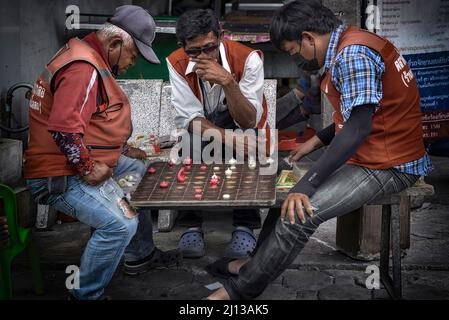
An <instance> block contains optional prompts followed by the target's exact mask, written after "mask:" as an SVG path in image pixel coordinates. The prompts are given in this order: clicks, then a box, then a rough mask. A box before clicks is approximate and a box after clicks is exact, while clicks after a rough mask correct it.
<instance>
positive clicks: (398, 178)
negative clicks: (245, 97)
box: [209, 0, 432, 299]
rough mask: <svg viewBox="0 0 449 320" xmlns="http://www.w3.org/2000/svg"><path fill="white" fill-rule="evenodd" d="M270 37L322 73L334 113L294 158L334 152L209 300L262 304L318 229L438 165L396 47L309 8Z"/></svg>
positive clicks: (280, 17)
mask: <svg viewBox="0 0 449 320" xmlns="http://www.w3.org/2000/svg"><path fill="white" fill-rule="evenodd" d="M270 35H271V40H272V42H273V44H274V45H275V46H276V47H277V48H278V49H280V50H283V51H286V52H289V53H290V54H291V55H294V54H300V55H301V56H303V58H304V59H306V62H305V64H304V67H305V68H307V69H308V70H311V69H318V68H320V67H323V66H324V72H325V73H324V75H323V77H322V80H321V90H322V91H323V92H324V94H326V95H327V97H328V98H329V101H330V102H331V104H332V106H333V108H334V110H335V112H334V114H333V120H334V122H333V124H332V125H330V126H329V127H327V128H325V129H324V130H322V131H321V132H319V133H318V134H317V135H316V136H314V137H313V138H311V139H310V140H309V141H307V143H305V144H304V145H303V146H301V147H300V148H299V149H298V150H296V151H295V152H294V153H293V154H292V157H291V158H292V160H295V161H296V160H299V159H300V158H301V157H303V156H304V155H306V154H308V153H309V152H311V151H313V150H315V149H317V148H320V147H323V146H324V145H327V146H328V147H327V149H326V150H325V152H324V153H323V155H322V156H321V157H320V159H318V160H317V161H316V162H315V163H314V164H313V165H312V167H311V169H310V170H309V171H308V172H307V173H306V174H305V175H304V177H303V178H302V179H301V180H300V181H299V182H298V184H297V185H296V186H295V187H293V188H292V189H291V191H290V192H289V195H288V197H287V199H286V200H285V201H284V203H283V205H282V208H281V209H280V210H279V209H271V210H270V212H269V214H268V216H267V218H266V220H265V222H264V225H263V228H262V231H261V233H260V236H259V241H258V244H257V247H256V250H255V253H254V254H253V256H252V257H251V258H249V259H246V260H243V259H242V260H237V261H233V262H232V263H231V264H230V265H229V269H230V270H231V269H232V270H233V271H235V274H236V275H237V274H238V277H235V278H231V279H229V281H228V282H226V283H225V285H224V289H219V290H218V291H216V292H214V293H213V294H212V295H211V296H210V297H209V299H251V298H255V297H257V296H258V295H260V294H261V293H262V292H263V291H264V290H265V288H266V287H267V285H268V284H269V283H270V282H271V281H272V280H273V279H276V278H277V277H278V276H279V275H280V274H282V272H283V271H284V270H285V269H286V268H287V267H288V266H289V265H290V264H291V263H292V262H293V261H294V260H295V259H296V257H297V256H298V255H299V253H300V252H301V250H302V249H303V248H304V246H305V245H306V244H307V242H308V240H309V239H310V237H311V236H312V235H313V233H314V232H315V230H316V229H317V228H318V226H319V225H320V224H321V223H323V222H325V221H327V220H329V219H332V218H335V217H338V216H342V215H344V214H347V213H349V212H351V211H353V210H356V209H358V208H360V207H361V206H363V205H364V204H366V203H368V202H369V201H370V200H373V199H375V198H376V197H381V196H384V195H388V194H391V193H396V192H400V191H402V190H404V189H405V188H407V187H410V186H411V185H413V184H414V183H415V182H416V181H417V180H418V178H419V177H420V176H421V175H426V174H427V173H428V172H430V170H431V167H432V166H431V163H430V161H429V157H428V155H427V154H426V152H425V150H424V143H423V132H422V124H421V110H420V98H419V91H418V87H417V83H416V79H415V78H414V76H413V73H412V72H411V70H410V67H409V66H408V64H407V62H406V61H405V60H404V58H403V57H402V56H401V55H400V53H399V51H398V50H397V49H396V48H395V47H394V46H393V44H392V43H391V42H389V41H388V40H386V39H384V38H382V37H380V36H378V35H376V34H374V33H370V32H368V31H365V30H361V29H359V28H356V27H352V26H347V25H344V24H342V23H341V21H339V20H338V19H337V18H336V17H335V15H334V13H333V12H332V11H331V10H329V9H328V8H326V7H324V6H322V5H321V3H320V2H318V1H310V0H297V1H293V2H290V3H288V4H286V5H285V6H283V7H282V8H281V9H280V10H279V11H278V12H277V13H276V14H275V15H274V17H273V21H272V24H271V29H270Z"/></svg>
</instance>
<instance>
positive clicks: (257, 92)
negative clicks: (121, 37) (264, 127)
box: [167, 43, 264, 129]
mask: <svg viewBox="0 0 449 320" xmlns="http://www.w3.org/2000/svg"><path fill="white" fill-rule="evenodd" d="M220 57H221V61H222V63H223V68H224V69H225V70H226V71H228V72H231V69H230V67H229V63H228V61H227V59H226V51H225V47H224V45H223V43H221V44H220ZM167 66H168V71H169V76H170V84H171V100H172V104H173V106H174V107H175V109H176V116H175V125H176V128H178V129H187V128H188V126H189V123H190V121H192V120H193V119H195V118H197V117H203V118H204V117H205V115H204V107H203V104H202V103H201V101H200V100H199V99H198V98H197V97H196V96H195V94H194V93H193V92H192V90H191V89H190V87H189V85H188V83H187V81H186V80H185V78H184V77H182V76H181V75H180V74H179V73H178V72H177V71H176V70H175V69H174V68H173V66H172V65H171V64H170V61H168V59H167ZM194 66H195V63H194V62H192V61H191V62H189V64H188V65H187V69H186V73H185V74H186V75H187V74H189V73H191V72H193V67H194ZM200 81H202V80H200ZM203 84H204V89H205V96H204V97H203V99H204V105H205V107H206V108H207V112H208V113H211V112H213V111H214V110H215V109H216V108H219V110H220V111H224V110H226V109H227V105H226V104H224V98H225V94H224V91H223V88H222V87H221V86H220V85H218V84H213V85H212V86H210V84H209V82H208V81H203ZM263 84H264V69H263V61H262V59H261V57H260V56H259V54H258V53H257V52H256V51H253V52H251V53H250V54H249V56H248V58H247V60H246V62H245V70H244V72H243V76H242V79H241V80H240V82H239V88H240V91H241V93H242V94H243V96H244V97H246V98H247V99H248V101H249V102H250V103H251V104H252V105H253V106H254V108H255V109H256V122H255V123H256V126H257V124H258V123H259V121H260V119H261V117H262V112H263V108H262V101H263ZM234 122H235V123H236V125H237V126H239V127H240V125H239V124H238V123H237V122H236V121H235V120H234Z"/></svg>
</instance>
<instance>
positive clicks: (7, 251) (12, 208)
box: [0, 184, 44, 300]
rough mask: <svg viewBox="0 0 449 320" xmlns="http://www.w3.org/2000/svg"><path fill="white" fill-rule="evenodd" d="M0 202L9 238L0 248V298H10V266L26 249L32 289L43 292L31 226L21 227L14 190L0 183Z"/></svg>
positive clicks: (37, 292)
mask: <svg viewBox="0 0 449 320" xmlns="http://www.w3.org/2000/svg"><path fill="white" fill-rule="evenodd" d="M0 202H2V203H3V208H4V211H5V213H6V219H7V221H8V229H9V235H10V240H9V244H8V246H7V247H6V248H3V249H0V300H7V299H11V298H12V278H11V266H12V263H13V261H14V258H15V257H16V256H17V255H18V254H19V253H21V252H22V251H24V250H25V249H27V251H28V256H29V258H30V261H31V268H32V272H33V281H34V290H35V292H36V294H38V295H40V294H43V293H44V286H43V283H42V273H41V268H40V263H39V256H38V255H37V252H36V248H35V246H34V243H33V241H31V237H30V235H31V228H22V227H20V226H19V224H18V221H17V202H16V194H15V193H14V191H13V190H12V189H11V188H10V187H8V186H5V185H2V184H0Z"/></svg>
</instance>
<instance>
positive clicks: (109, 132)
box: [24, 38, 132, 179]
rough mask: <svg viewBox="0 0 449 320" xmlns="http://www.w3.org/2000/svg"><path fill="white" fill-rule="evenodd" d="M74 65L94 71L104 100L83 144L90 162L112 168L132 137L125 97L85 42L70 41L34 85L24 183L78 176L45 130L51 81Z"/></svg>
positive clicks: (51, 91) (50, 105)
mask: <svg viewBox="0 0 449 320" xmlns="http://www.w3.org/2000/svg"><path fill="white" fill-rule="evenodd" d="M74 61H85V62H87V63H90V64H91V65H92V66H93V67H94V68H95V69H96V70H97V72H98V75H99V76H100V77H99V83H101V86H100V90H102V93H103V95H104V97H105V98H106V99H105V100H106V101H105V102H104V104H103V105H101V106H99V108H98V110H97V111H98V112H96V113H95V114H94V115H92V117H91V119H90V122H89V124H88V126H87V128H86V132H85V133H84V143H85V145H86V146H87V147H88V149H89V152H90V156H91V157H92V159H94V160H97V161H102V162H104V163H106V164H107V165H108V166H110V167H115V166H116V165H117V161H118V159H119V157H120V154H121V153H122V151H123V147H124V145H125V144H126V142H127V140H128V138H129V137H130V135H131V133H132V123H131V110H130V104H129V100H128V98H127V97H126V95H125V93H124V92H123V91H122V89H121V88H120V86H119V85H118V84H117V82H116V80H115V79H114V77H113V76H112V75H111V73H110V72H109V69H108V66H107V65H106V63H105V62H104V60H103V59H102V57H101V56H100V55H99V54H98V53H97V52H96V51H95V50H94V49H93V48H92V47H90V46H89V45H88V44H87V43H85V42H84V41H82V40H80V39H77V38H73V39H71V40H70V41H69V42H68V43H67V44H66V45H65V46H64V47H63V48H62V49H61V50H59V51H58V53H57V54H56V55H55V56H54V57H53V58H52V60H51V61H50V63H49V64H48V65H47V67H46V68H45V70H44V72H43V73H42V74H41V75H40V76H39V78H38V79H37V81H36V83H35V85H34V89H33V94H32V97H31V99H30V109H29V126H30V131H29V142H28V149H27V151H26V152H25V168H24V174H25V178H27V179H33V178H44V177H50V176H64V175H75V174H77V172H76V170H75V169H73V168H72V167H71V166H70V165H69V164H68V163H67V159H66V156H65V155H64V154H63V153H61V152H60V151H59V149H58V147H57V145H56V143H55V141H54V140H53V138H52V136H51V134H50V133H49V132H48V129H47V128H48V119H49V116H50V113H51V110H52V106H53V93H54V92H53V90H52V79H53V78H54V75H55V74H56V73H57V72H58V71H59V70H61V68H63V67H65V66H67V65H68V64H70V63H72V62H74ZM100 79H101V81H100Z"/></svg>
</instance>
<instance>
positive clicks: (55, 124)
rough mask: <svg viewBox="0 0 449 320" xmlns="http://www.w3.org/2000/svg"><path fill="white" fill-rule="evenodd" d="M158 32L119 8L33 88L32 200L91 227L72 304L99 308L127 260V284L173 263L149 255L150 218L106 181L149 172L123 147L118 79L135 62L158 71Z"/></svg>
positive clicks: (152, 250) (139, 11) (28, 172)
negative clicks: (93, 303) (138, 60)
mask: <svg viewBox="0 0 449 320" xmlns="http://www.w3.org/2000/svg"><path fill="white" fill-rule="evenodd" d="M155 29H156V25H155V22H154V20H153V18H152V17H151V15H150V14H149V13H148V12H147V11H146V10H144V9H143V8H141V7H138V6H131V5H126V6H121V7H119V8H117V10H116V13H115V14H114V16H113V17H111V18H110V19H109V20H108V22H107V23H106V24H105V25H104V26H103V27H102V28H101V29H100V30H99V31H97V32H92V33H90V34H89V35H87V36H86V37H85V38H83V39H81V40H80V39H78V38H73V39H71V40H70V41H69V42H68V43H67V44H66V45H65V46H64V47H63V48H62V49H61V50H59V51H58V53H57V54H56V55H55V56H54V57H53V58H52V59H51V61H50V62H49V63H48V64H47V66H46V68H45V69H44V70H43V72H42V74H41V75H40V76H39V78H38V80H37V81H36V84H35V86H34V89H33V95H32V97H31V99H30V110H29V125H30V131H29V145H28V149H27V151H26V153H25V170H24V171H25V178H26V179H27V183H28V186H29V188H30V190H31V193H32V195H33V198H34V199H35V201H37V202H38V203H40V204H47V205H51V206H53V207H54V208H55V209H56V210H58V211H61V212H63V213H65V214H68V215H70V216H72V217H74V218H76V219H78V220H79V221H81V222H83V223H85V224H87V225H89V226H91V227H92V228H95V232H94V233H93V235H92V237H91V238H90V240H89V242H88V243H87V246H86V248H85V250H84V253H83V256H82V257H81V264H80V273H79V287H78V286H71V287H70V288H69V287H68V289H69V290H70V296H71V298H75V299H83V300H84V299H88V300H96V299H102V298H103V297H104V288H105V287H106V286H107V285H108V283H109V282H110V280H111V278H112V276H113V274H114V272H115V270H116V268H117V266H118V264H119V262H120V260H121V258H122V256H123V255H125V273H127V274H129V275H137V274H140V273H142V272H145V271H148V270H149V269H151V268H156V267H157V268H159V267H168V266H170V265H174V264H176V263H177V262H178V259H179V256H178V254H177V252H176V251H168V252H163V251H161V250H159V249H157V248H156V247H155V245H154V243H153V238H152V225H151V216H150V213H149V212H141V213H140V214H138V213H137V212H135V210H134V209H133V208H132V207H131V206H130V205H129V202H128V201H127V199H126V197H125V196H124V194H123V191H122V190H121V189H120V187H119V186H118V185H117V183H115V181H114V180H112V179H111V177H112V176H119V175H121V174H124V173H127V174H131V173H135V174H137V175H140V176H143V175H144V173H145V165H144V162H143V161H142V160H143V159H144V158H145V157H146V154H145V152H144V151H142V150H140V149H136V148H131V147H128V146H127V140H128V138H129V137H130V135H131V132H132V123H131V111H130V103H129V101H128V98H127V97H126V95H125V94H124V92H123V91H122V90H121V88H120V86H119V85H118V84H117V82H116V80H115V77H116V76H118V75H119V74H122V73H124V72H126V70H127V69H128V68H129V67H130V66H131V65H133V64H134V61H135V59H136V57H137V56H138V54H139V53H140V54H141V55H142V56H143V57H144V58H145V59H146V60H147V61H148V62H150V63H160V62H159V59H158V58H157V56H156V55H155V53H154V51H153V49H152V47H151V45H152V43H153V40H154V37H155Z"/></svg>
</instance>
